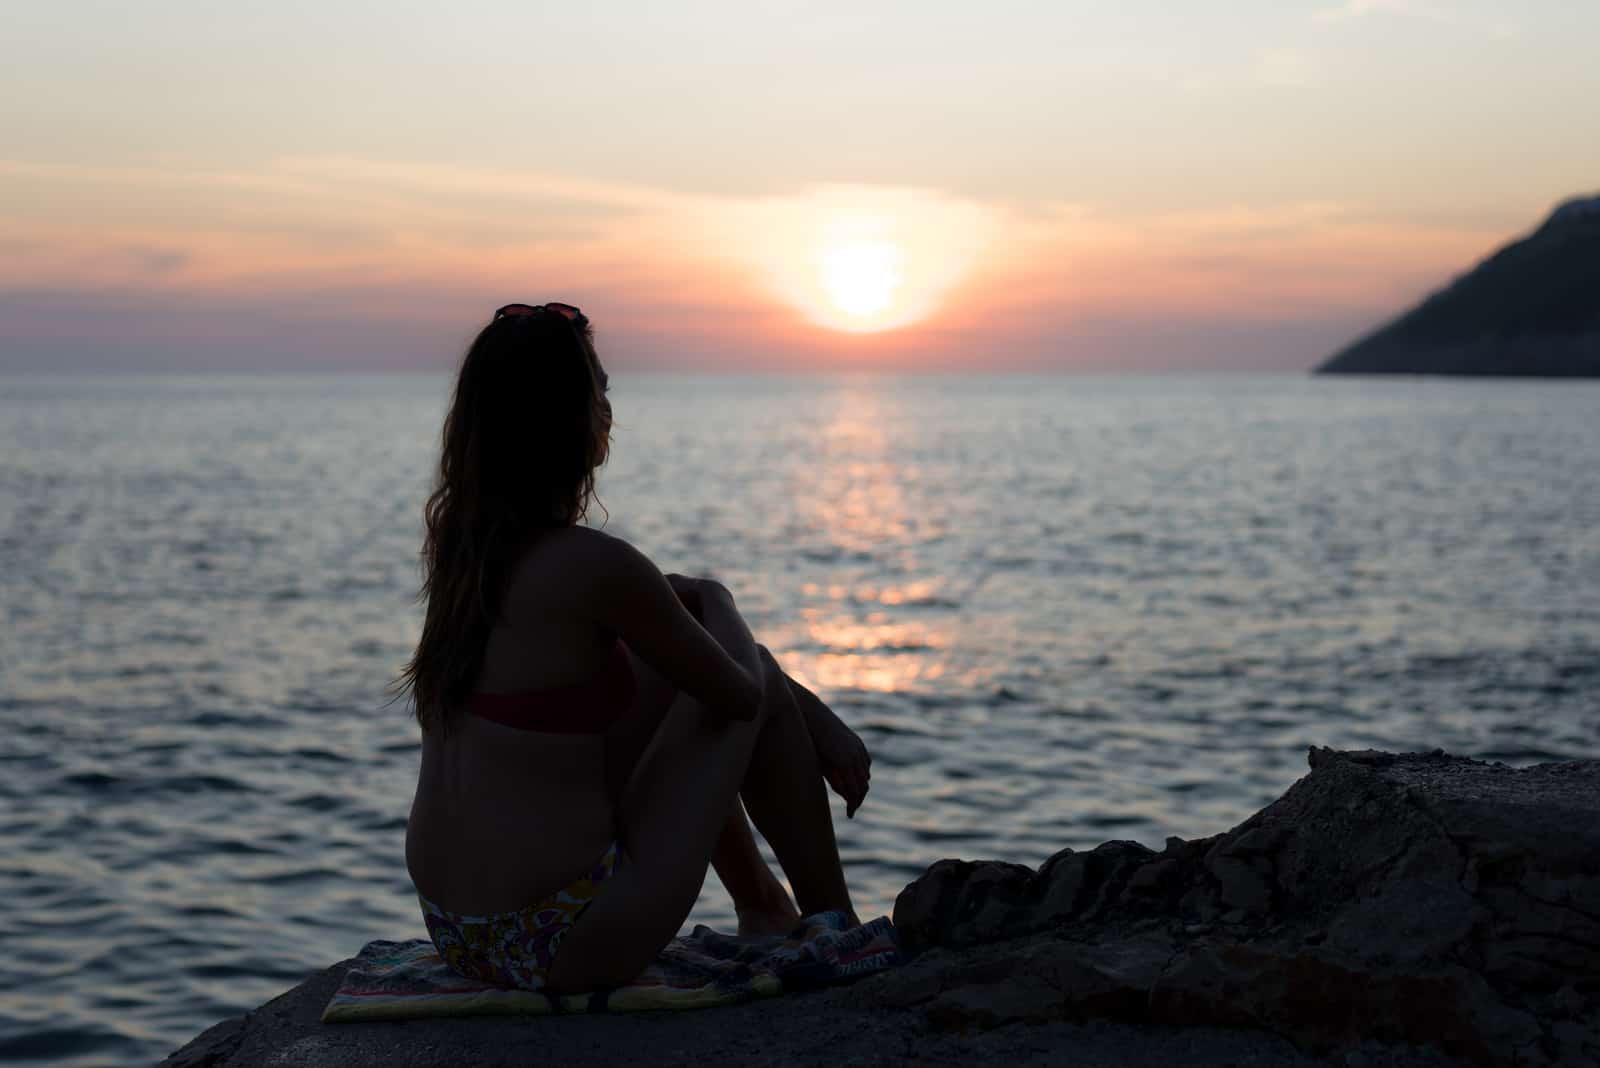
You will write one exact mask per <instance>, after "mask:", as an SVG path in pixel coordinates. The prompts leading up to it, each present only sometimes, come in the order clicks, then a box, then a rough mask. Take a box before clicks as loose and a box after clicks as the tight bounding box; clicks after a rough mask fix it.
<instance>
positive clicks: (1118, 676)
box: [0, 374, 1600, 1068]
mask: <svg viewBox="0 0 1600 1068" xmlns="http://www.w3.org/2000/svg"><path fill="white" fill-rule="evenodd" d="M447 389H448V382H447V381H446V380H445V379H444V378H443V377H441V376H427V377H405V376H392V377H382V376H368V377H325V378H259V379H253V378H240V377H228V378H206V379H201V378H193V379H188V378H119V379H108V380H96V381H86V380H49V379H8V380H5V381H4V383H3V388H0V591H3V604H4V623H5V627H4V634H3V637H0V901H3V902H4V903H5V904H4V905H3V906H0V944H3V945H4V946H5V947H6V948H7V953H6V954H4V956H3V958H0V1060H3V1061H5V1062H6V1063H15V1064H29V1063H47V1062H48V1063H52V1064H67V1065H73V1066H77V1068H87V1066H90V1065H102V1064H121V1063H127V1062H129V1061H136V1060H146V1061H148V1060H154V1059H157V1058H159V1057H160V1056H162V1055H163V1054H164V1053H165V1052H167V1051H168V1050H170V1049H171V1048H173V1047H174V1046H176V1045H178V1044H180V1043H181V1042H183V1041H184V1040H186V1039H187V1038H189V1037H190V1036H192V1035H193V1034H194V1033H195V1032H197V1031H199V1030H201V1029H202V1028H204V1027H205V1026H207V1025H209V1024H211V1023H213V1022H215V1021H217V1020H219V1019H222V1018H224V1017H226V1016H229V1015H232V1014H236V1013H238V1012H241V1011H244V1010H245V1009H248V1008H251V1007H253V1006H254V1005H256V1004H258V1003H260V1002H261V1001H263V1000H265V999H266V998H268V997H271V996H272V995H274V994H276V993H278V992H280V991H282V990H283V989H284V988H286V987H288V986H289V985H291V984H293V983H295V982H297V981H299V980H300V979H302V978H304V977H305V976H306V975H307V974H309V973H310V972H311V971H313V970H315V969H317V968H320V967H322V966H324V965H326V964H328V963H330V962H332V961H334V960H337V959H340V958H342V957H346V956H349V955H351V954H352V953H354V952H355V950H356V949H357V948H359V946H360V945H361V944H362V943H363V942H364V941H366V940H368V939H371V938H404V937H413V936H419V935H420V934H421V933H422V927H421V923H420V921H419V918H418V916H417V912H416V906H415V899H414V897H413V896H412V892H411V887H410V885H409V882H408V881H407V878H406V874H405V867H404V860H403V855H402V841H403V835H404V828H405V818H406V812H407V808H408V806H409V802H410V794H411V788H412V782H413V777H414V775H415V770H416V762H417V754H418V746H417V740H416V729H415V727H414V726H413V724H412V723H411V722H410V720H409V718H408V716H407V713H406V710H405V709H403V708H402V707H400V706H399V705H385V703H384V702H385V698H386V693H385V687H386V685H387V684H388V683H389V682H390V681H391V680H392V678H393V677H394V674H395V672H396V671H397V670H398V669H399V667H400V666H401V665H402V664H403V663H404V661H405V659H406V657H407V655H408V654H409V653H410V651H411V648H412V644H413V642H414V641H415V639H416V636H417V633H418V628H419V610H418V608H417V606H416V605H415V604H414V602H413V600H412V597H413V594H414V593H415V590H416V584H417V578H418V575H417V569H416V560H417V557H416V553H417V548H418V543H419V515H420V508H421V502H422V497H423V495H424V493H425V492H426V488H427V483H428V479H429V476H430V466H431V464H432V463H433V462H434V460H435V454H434V450H435V449H436V447H437V445H436V443H437V439H438V429H439V421H440V418H441V414H442V410H443V405H444V402H445V397H446V393H447ZM614 400H615V403H616V408H617V420H618V426H617V431H616V440H615V444H614V452H613V461H612V463H611V465H610V466H609V467H608V468H607V470H606V472H605V474H604V476H603V478H602V480H601V483H600V487H601V495H602V500H603V503H604V505H605V508H606V509H607V510H608V511H609V518H608V519H606V520H605V521H606V527H607V529H608V530H610V531H612V532H613V533H616V534H618V535H620V536H623V537H626V538H628V539H630V540H632V541H634V542H635V543H636V544H638V545H639V546H640V547H642V548H643V549H644V550H645V551H646V552H648V553H650V554H651V555H652V556H653V557H654V558H655V559H657V560H658V561H659V562H660V563H661V564H662V565H663V566H664V567H666V568H668V569H671V570H679V571H685V572H691V573H703V574H711V575H715V576H716V577H718V578H720V579H721V580H722V581H724V582H725V583H726V584H727V585H728V586H729V587H730V588H731V589H732V590H733V591H734V593H735V595H736V597H737V598H738V601H739V604H740V606H741V607H742V609H743V610H744V611H745V613H746V614H747V616H748V617H749V618H750V620H751V621H752V624H753V626H754V629H755V630H756V632H757V635H758V637H759V638H760V639H761V640H762V641H764V642H765V643H766V644H767V645H769V646H770V647H771V648H772V649H773V650H774V652H775V653H776V654H777V655H778V657H779V658H780V660H782V661H783V662H784V664H785V666H786V667H788V668H789V670H790V671H791V672H792V673H794V674H795V675H797V676H798V677H800V678H802V679H803V680H804V681H806V682H807V683H808V684H810V685H811V686H812V687H813V688H815V689H816V690H817V691H818V692H819V693H821V694H822V695H823V696H824V697H826V698H827V699H828V700H830V701H831V702H833V704H834V705H835V707H836V708H837V709H838V710H839V712H840V714H841V715H842V716H844V718H846V719H847V720H848V721H850V722H851V723H852V724H854V725H855V726H856V728H857V729H858V730H859V731H860V732H861V733H862V735H863V736H864V737H865V739H866V740H867V742H868V744H869V746H870V747H871V748H872V750H873V752H874V754H875V757H876V761H875V764H874V775H873V789H872V793H871V795H870V797H869V799H868V802H867V804H866V806H865V807H864V808H863V810H862V812H861V813H860V814H859V816H858V818H856V819H855V820H851V821H846V820H844V819H843V811H842V808H837V809H836V814H837V816H838V828H839V840H840V848H841V852H842V853H843V856H844V858H845V861H846V864H847V867H848V869H849V873H850V877H851V881H852V886H853V887H854V889H855V891H856V893H857V896H858V904H859V906H860V909H861V911H862V912H863V913H870V914H876V913H881V912H886V911H888V910H889V909H890V908H891V907H892V904H893V899H894V895H895V893H896V892H897V891H898V890H899V888H900V887H901V886H903V885H904V883H905V882H906V881H908V880H909V879H911V878H912V877H914V876H915V875H916V874H917V873H918V872H920V871H921V870H922V869H923V868H924V867H926V866H927V865H928V864H929V863H930V862H932V861H933V860H935V859H938V858H939V857H943V856H966V857H980V856H996V857H1003V858H1005V859H1009V860H1013V861H1020V862H1024V863H1029V864H1036V863H1038V862H1039V861H1041V860H1043V859H1044V858H1045V857H1046V856H1048V855H1049V854H1050V853H1052V852H1054V851H1056V850H1058V849H1060V848H1062V847H1064V846H1073V847H1085V846H1092V845H1094V844H1096V843H1098V842H1100V841H1103V840H1105V839H1108V838H1128V839H1135V840H1139V841H1143V842H1145V843H1147V844H1151V845H1155V846H1157V847H1159V845H1160V843H1161V841H1162V839H1163V838H1164V837H1166V836H1167V835H1172V834H1176V835H1180V836H1184V837H1192V836H1199V835H1205V834H1210V833H1215V832H1217V831H1219V830H1222V829H1225V828H1227V827H1229V826H1231V825H1232V824H1234V823H1236V822H1238V821H1239V820H1241V819H1243V818H1244V817H1245V816H1247V815H1248V814H1249V813H1250V812H1252V811H1253V810H1254V809H1255V808H1256V807H1258V806H1259V805H1261V804H1262V803H1264V802H1266V801H1269V800H1271V799H1272V798H1273V797H1275V796H1277V794H1279V793H1280V792H1281V791H1282V790H1283V789H1284V788H1285V787H1286V786H1288V785H1289V783H1291V782H1292V781H1293V780H1294V779H1296V778H1297V777H1298V776H1299V775H1301V774H1302V773H1303V771H1304V759H1305V757H1304V754H1305V748H1306V747H1307V746H1308V745H1312V744H1325V745H1333V746H1338V747H1344V748H1364V747H1368V746H1371V747H1379V748H1385V749H1394V750H1406V749H1416V748H1432V747H1434V746H1442V747H1444V748H1446V749H1449V750H1451V751H1453V752H1458V753H1463V754H1467V755H1471V756H1476V757H1480V758H1484V759H1492V760H1503V761H1506V762H1508V763H1512V764H1519V765H1520V764H1528V763H1534V762H1538V761H1544V760H1555V759H1565V758H1572V757H1594V756H1600V718H1597V716H1596V714H1595V713H1596V704H1595V694H1596V692H1597V691H1600V597H1596V595H1595V594H1596V590H1597V589H1600V536H1597V534H1596V531H1600V421H1596V420H1595V419H1594V418H1593V412H1594V411H1595V409H1596V402H1597V401H1600V385H1597V384H1592V383H1580V384H1574V383H1543V382H1457V381H1430V380H1409V379H1394V380H1383V381H1378V380H1336V379H1308V378H1301V377H1297V376H1267V377H1259V378H1258V377H1239V378H1235V377H1226V376H1219V377H1212V378H1192V379H1174V378H1138V379H1133V378H1124V379H1090V378H1071V377H1039V378H1027V377H982V376H966V377H872V376H850V375H841V376H835V377H825V376H811V377H791V378H781V377H693V376H673V377H643V376H640V377H630V376H628V375H625V374H618V375H617V376H616V385H615V389H614ZM600 514H601V515H602V516H603V515H604V513H600ZM713 883H714V881H713ZM696 918H697V919H703V920H705V921H706V922H710V923H712V924H728V923H730V922H731V908H730V906H729V903H728V901H727V898H726V897H725V895H723V893H722V892H721V890H720V888H717V887H716V886H715V885H714V884H713V885H712V886H709V887H708V889H707V891H706V893H705V895H704V896H703V899H702V901H701V904H700V908H699V911H698V913H697V917H696Z"/></svg>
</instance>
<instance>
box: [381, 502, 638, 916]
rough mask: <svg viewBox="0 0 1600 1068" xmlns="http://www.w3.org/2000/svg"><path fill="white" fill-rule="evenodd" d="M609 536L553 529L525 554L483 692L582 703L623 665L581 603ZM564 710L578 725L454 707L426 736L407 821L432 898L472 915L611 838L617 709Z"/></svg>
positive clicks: (494, 907)
mask: <svg viewBox="0 0 1600 1068" xmlns="http://www.w3.org/2000/svg"><path fill="white" fill-rule="evenodd" d="M604 537H605V536H604V535H601V534H598V533H597V532H595V531H591V530H589V529H587V528H584V527H568V528H561V529H555V530H550V531H548V532H546V533H544V534H542V535H540V536H539V537H538V538H537V539H536V540H534V541H532V542H531V543H530V544H529V545H528V546H527V547H526V548H525V549H524V550H523V551H522V552H521V553H520V554H519V556H518V558H517V559H516V561H515V563H514V564H513V566H512V567H511V568H510V569H509V574H508V579H507V581H506V583H505V588H504V590H503V591H501V592H500V596H499V598H498V601H499V604H500V611H499V613H498V616H497V618H496V620H495V622H494V625H493V627H492V629H491V631H490V633H489V636H488V641H487V643H486V645H485V648H484V655H483V661H482V664H481V666H480V667H479V669H478V673H477V677H476V681H475V683H474V685H473V691H474V692H475V693H480V694H500V695H529V696H530V697H532V698H534V699H537V698H539V697H540V696H541V695H550V696H557V697H559V696H560V695H563V694H566V695H571V696H572V697H573V698H574V699H581V698H582V697H583V695H584V693H585V691H586V690H588V689H590V688H589V687H587V686H585V685H584V684H587V683H590V682H593V681H597V680H598V677H599V676H600V675H602V674H603V673H607V672H616V671H618V670H626V666H625V663H626V662H625V661H624V663H623V665H622V666H621V667H620V668H619V665H618V663H617V660H616V655H615V641H616V639H615V637H614V636H613V635H611V634H609V633H608V632H606V631H605V630H603V629H602V628H601V627H600V626H599V625H598V624H596V623H595V622H594V621H593V620H592V619H589V618H586V617H585V614H584V612H583V610H582V606H583V605H584V603H585V601H586V600H587V598H588V593H589V591H588V589H587V586H588V584H590V583H592V581H593V564H594V553H593V548H594V546H593V544H592V542H593V540H594V539H597V538H604ZM595 689H603V688H600V687H596V688H595ZM500 703H501V704H507V703H508V702H505V701H502V702H500ZM513 703H514V702H513ZM544 703H545V704H548V703H549V702H544ZM564 711H565V712H566V714H565V715H564V716H563V717H562V718H564V719H567V720H569V721H570V720H576V723H572V722H569V723H568V724H567V725H566V726H565V728H564V729H562V730H560V731H551V730H540V729H534V730H529V729H523V728H521V727H516V726H509V725H507V724H506V723H505V722H495V721H494V720H492V719H489V718H485V717H484V716H481V715H475V714H473V713H472V712H471V711H469V710H468V709H466V708H461V709H456V710H453V711H452V712H451V713H450V714H449V717H448V718H449V722H448V730H441V729H438V728H435V729H432V730H427V731H424V732H423V741H422V769H421V773H420V775H419V776H418V781H417V792H416V797H415V799H414V800H413V803H412V809H411V819H410V822H409V823H408V825H407V830H406V863H407V867H408V868H409V869H410V872H411V878H412V881H413V882H414V883H415V884H416V886H417V889H418V890H419V891H420V892H421V893H422V894H423V896H425V897H428V898H430V899H432V900H433V901H435V902H437V903H438V904H440V905H442V906H444V907H446V908H449V909H452V910H454V911H458V912H463V913H489V912H500V911H505V910H508V909H514V908H518V907H521V906H524V905H526V904H528V903H529V902H531V901H536V900H539V899H540V898H541V897H543V896H545V895H546V894H548V893H550V892H552V891H554V890H556V889H558V888H560V887H562V886H565V885H566V884H568V883H570V882H571V881H572V880H573V879H574V878H575V877H577V876H578V875H579V874H581V873H582V872H583V871H584V870H586V869H587V868H588V867H590V866H592V865H593V864H594V862H595V859H596V857H598V856H599V855H600V854H601V853H602V852H604V851H605V849H606V848H607V847H608V846H609V845H610V843H612V842H613V841H614V840H615V839H616V825H615V816H614V813H613V811H612V806H611V803H610V799H609V798H608V795H607V792H606V776H605V733H604V731H605V729H606V727H607V726H608V725H609V723H610V721H611V720H612V719H613V718H615V716H616V714H617V713H618V712H619V711H621V710H618V709H611V708H605V707H598V706H594V707H579V708H573V709H571V710H564ZM586 719H588V720H590V721H591V722H590V723H588V724H585V723H584V720H586ZM574 728H575V729H574ZM591 728H592V729H591Z"/></svg>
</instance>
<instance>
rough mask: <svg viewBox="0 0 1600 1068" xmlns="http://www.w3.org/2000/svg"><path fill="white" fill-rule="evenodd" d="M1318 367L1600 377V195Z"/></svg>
mask: <svg viewBox="0 0 1600 1068" xmlns="http://www.w3.org/2000/svg"><path fill="white" fill-rule="evenodd" d="M1316 373H1317V374H1359V375H1370V374H1433V375H1537V376H1546V377H1600V195H1595V196H1588V197H1575V198H1573V199H1572V200H1568V201H1566V202H1565V203H1563V204H1561V205H1560V206H1559V207H1557V208H1556V209H1555V211H1553V212H1551V213H1550V217H1549V218H1548V219H1546V220H1545V221H1544V224H1543V225H1542V226H1540V227H1539V228H1538V229H1537V230H1535V231H1534V232H1533V233H1531V234H1529V235H1528V236H1526V237H1524V238H1522V239H1520V240H1517V241H1513V242H1512V243H1511V244H1509V245H1507V246H1505V247H1504V248H1502V249H1500V250H1499V251H1498V252H1496V253H1495V254H1494V255H1492V256H1490V257H1489V258H1488V259H1486V260H1484V261H1483V262H1482V263H1479V264H1478V265H1477V266H1476V267H1474V268H1472V270H1470V271H1468V272H1467V273H1466V274H1464V275H1462V276H1461V277H1459V278H1457V279H1456V280H1455V281H1454V282H1452V283H1450V285H1448V286H1446V287H1445V288H1444V289H1442V290H1440V291H1439V292H1437V293H1435V294H1433V295H1432V296H1430V297H1428V298H1427V299H1426V300H1424V301H1423V302H1422V303H1421V304H1419V305H1417V306H1416V307H1415V308H1412V309H1411V310H1410V311H1408V312H1406V313H1405V314H1403V315H1401V316H1400V317H1399V318H1397V319H1394V320H1392V321H1391V322H1389V323H1386V324H1385V325H1383V326H1381V327H1379V328H1378V329H1377V330H1375V331H1373V332H1372V333H1370V334H1368V335H1367V336H1366V337H1364V338H1362V339H1360V340H1359V341H1357V342H1355V343H1354V344H1352V345H1350V346H1348V347H1347V348H1345V349H1344V350H1342V351H1341V352H1339V353H1337V354H1335V355H1334V356H1333V357H1331V358H1330V359H1329V360H1327V361H1326V362H1325V363H1323V364H1322V365H1321V366H1319V367H1318V368H1317V369H1316Z"/></svg>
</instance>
